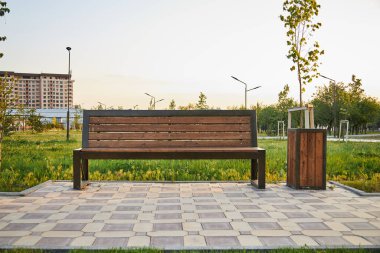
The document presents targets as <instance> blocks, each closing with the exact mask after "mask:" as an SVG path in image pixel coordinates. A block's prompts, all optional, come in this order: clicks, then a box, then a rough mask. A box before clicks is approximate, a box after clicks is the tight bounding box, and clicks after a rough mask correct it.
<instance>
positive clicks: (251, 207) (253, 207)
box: [235, 205, 260, 210]
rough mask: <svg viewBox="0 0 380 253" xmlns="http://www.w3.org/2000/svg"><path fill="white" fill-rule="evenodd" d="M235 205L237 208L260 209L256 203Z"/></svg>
mask: <svg viewBox="0 0 380 253" xmlns="http://www.w3.org/2000/svg"><path fill="white" fill-rule="evenodd" d="M235 207H236V208H237V209H239V210H257V209H260V207H259V206H257V205H235Z"/></svg>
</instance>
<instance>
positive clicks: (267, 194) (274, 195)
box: [257, 192, 279, 198]
mask: <svg viewBox="0 0 380 253" xmlns="http://www.w3.org/2000/svg"><path fill="white" fill-rule="evenodd" d="M257 195H258V196H259V197H260V198H278V197H279V196H278V194H277V193H274V192H258V193H257Z"/></svg>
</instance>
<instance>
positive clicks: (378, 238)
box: [365, 236, 380, 246]
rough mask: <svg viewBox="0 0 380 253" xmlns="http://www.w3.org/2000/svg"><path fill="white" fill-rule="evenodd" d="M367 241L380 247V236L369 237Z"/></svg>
mask: <svg viewBox="0 0 380 253" xmlns="http://www.w3.org/2000/svg"><path fill="white" fill-rule="evenodd" d="M365 239H367V240H368V241H370V242H371V243H372V244H373V245H377V246H380V236H367V237H366V238H365Z"/></svg>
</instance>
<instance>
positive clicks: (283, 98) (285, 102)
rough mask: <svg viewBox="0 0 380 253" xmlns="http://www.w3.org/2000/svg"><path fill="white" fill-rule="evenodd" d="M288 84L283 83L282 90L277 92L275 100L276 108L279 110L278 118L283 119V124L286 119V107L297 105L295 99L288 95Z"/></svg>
mask: <svg viewBox="0 0 380 253" xmlns="http://www.w3.org/2000/svg"><path fill="white" fill-rule="evenodd" d="M289 91H290V88H289V85H287V84H286V85H285V86H284V88H283V90H282V91H280V93H278V100H277V109H278V111H279V116H280V117H279V118H278V120H282V121H285V124H286V122H287V119H288V109H289V108H292V107H295V106H296V105H297V103H296V101H295V100H294V99H293V98H291V97H289Z"/></svg>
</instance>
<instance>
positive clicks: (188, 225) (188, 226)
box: [182, 222, 202, 231]
mask: <svg viewBox="0 0 380 253" xmlns="http://www.w3.org/2000/svg"><path fill="white" fill-rule="evenodd" d="M182 227H183V230H184V231H200V230H202V225H201V223H198V222H184V223H182Z"/></svg>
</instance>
